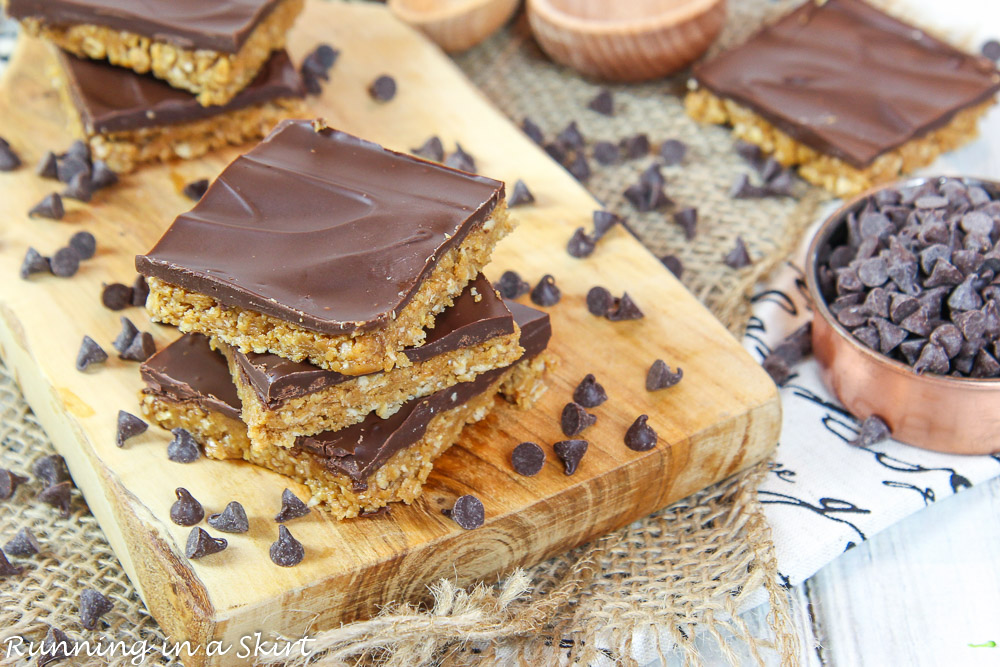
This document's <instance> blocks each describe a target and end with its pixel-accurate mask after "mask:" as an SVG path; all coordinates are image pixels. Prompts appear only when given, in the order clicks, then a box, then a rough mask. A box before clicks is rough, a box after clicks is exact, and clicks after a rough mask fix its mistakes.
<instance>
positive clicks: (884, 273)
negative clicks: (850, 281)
mask: <svg viewBox="0 0 1000 667" xmlns="http://www.w3.org/2000/svg"><path fill="white" fill-rule="evenodd" d="M858 279H859V280H860V281H861V283H862V284H863V285H865V286H866V287H881V286H882V285H884V284H885V283H886V282H887V281H888V280H889V270H888V268H887V267H886V264H885V260H884V259H882V258H881V257H872V258H871V259H866V260H864V261H863V262H861V264H860V265H859V266H858Z"/></svg>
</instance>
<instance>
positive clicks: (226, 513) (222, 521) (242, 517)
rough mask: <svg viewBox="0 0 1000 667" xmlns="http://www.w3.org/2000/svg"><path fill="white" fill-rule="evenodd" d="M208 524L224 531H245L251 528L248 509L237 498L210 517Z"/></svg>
mask: <svg viewBox="0 0 1000 667" xmlns="http://www.w3.org/2000/svg"><path fill="white" fill-rule="evenodd" d="M208 525H210V526H211V527H212V528H215V529H216V530H220V531H222V532H223V533H245V532H247V531H248V530H250V520H249V519H248V518H247V513H246V510H244V509H243V505H240V504H239V503H238V502H236V501H235V500H234V501H232V502H231V503H229V504H228V505H226V509H224V510H222V512H221V513H220V514H212V515H210V516H209V517H208Z"/></svg>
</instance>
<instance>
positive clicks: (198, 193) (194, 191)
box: [181, 178, 208, 201]
mask: <svg viewBox="0 0 1000 667" xmlns="http://www.w3.org/2000/svg"><path fill="white" fill-rule="evenodd" d="M207 191H208V179H207V178H199V179H198V180H197V181H191V182H190V183H188V184H187V185H185V186H184V189H183V190H181V194H183V195H184V196H185V197H187V198H188V199H190V200H191V201H200V200H201V198H202V197H204V196H205V193H206V192H207Z"/></svg>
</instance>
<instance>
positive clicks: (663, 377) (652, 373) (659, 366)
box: [646, 359, 684, 391]
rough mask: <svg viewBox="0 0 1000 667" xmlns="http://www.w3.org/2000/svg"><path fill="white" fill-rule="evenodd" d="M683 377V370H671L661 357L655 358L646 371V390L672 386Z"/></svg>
mask: <svg viewBox="0 0 1000 667" xmlns="http://www.w3.org/2000/svg"><path fill="white" fill-rule="evenodd" d="M683 377H684V371H683V370H681V369H680V368H678V369H677V371H676V372H674V371H671V370H670V366H667V364H666V363H665V362H664V361H663V360H662V359H657V360H656V361H654V362H653V365H652V366H650V367H649V371H648V372H647V373H646V391H657V390H658V389H666V388H668V387H673V386H674V385H675V384H677V383H678V382H680V381H681V378H683Z"/></svg>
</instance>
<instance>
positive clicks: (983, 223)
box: [961, 211, 994, 236]
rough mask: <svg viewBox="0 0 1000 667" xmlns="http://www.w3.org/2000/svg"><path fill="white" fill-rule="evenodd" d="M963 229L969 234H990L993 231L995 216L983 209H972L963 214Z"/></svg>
mask: <svg viewBox="0 0 1000 667" xmlns="http://www.w3.org/2000/svg"><path fill="white" fill-rule="evenodd" d="M961 225H962V229H963V230H964V231H965V232H966V233H968V234H979V235H980V236H989V235H990V234H992V233H993V227H994V222H993V218H991V217H990V216H988V215H986V214H985V213H983V212H982V211H970V212H969V213H966V214H965V215H963V216H962V222H961Z"/></svg>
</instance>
